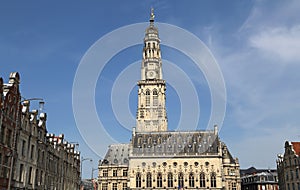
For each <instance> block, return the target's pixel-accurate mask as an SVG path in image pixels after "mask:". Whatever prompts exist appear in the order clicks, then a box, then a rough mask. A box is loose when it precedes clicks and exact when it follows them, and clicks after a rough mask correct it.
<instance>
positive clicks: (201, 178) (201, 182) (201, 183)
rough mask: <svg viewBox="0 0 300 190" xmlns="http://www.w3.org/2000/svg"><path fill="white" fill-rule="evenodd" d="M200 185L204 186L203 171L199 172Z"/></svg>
mask: <svg viewBox="0 0 300 190" xmlns="http://www.w3.org/2000/svg"><path fill="white" fill-rule="evenodd" d="M200 187H205V174H204V173H203V172H201V173H200Z"/></svg>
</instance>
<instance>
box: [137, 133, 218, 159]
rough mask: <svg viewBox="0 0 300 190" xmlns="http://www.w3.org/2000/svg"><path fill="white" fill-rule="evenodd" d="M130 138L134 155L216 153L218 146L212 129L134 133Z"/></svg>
mask: <svg viewBox="0 0 300 190" xmlns="http://www.w3.org/2000/svg"><path fill="white" fill-rule="evenodd" d="M132 138H133V139H132V145H133V155H134V156H138V155H144V156H147V155H148V156H158V155H172V156H174V155H201V154H205V155H207V154H218V150H219V148H220V147H219V145H220V143H219V138H218V135H216V134H215V133H214V131H186V132H182V131H181V132H177V131H167V132H151V133H136V134H135V135H134V136H133V137H132Z"/></svg>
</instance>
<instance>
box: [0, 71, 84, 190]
mask: <svg viewBox="0 0 300 190" xmlns="http://www.w3.org/2000/svg"><path fill="white" fill-rule="evenodd" d="M19 83H20V76H19V74H18V73H16V72H15V73H11V74H10V79H9V82H8V84H4V83H3V79H2V78H0V108H1V109H0V126H1V128H0V130H1V131H0V189H1V190H5V189H51V190H52V189H53V190H54V189H56V190H58V189H59V190H61V189H62V190H74V189H79V183H80V154H79V152H78V151H76V150H75V146H74V144H71V143H68V142H67V141H66V140H65V139H64V136H63V135H59V136H55V135H54V134H49V133H47V128H46V121H47V115H46V113H44V112H43V111H42V110H30V102H31V101H32V100H37V99H35V98H34V99H27V100H26V99H25V100H22V98H21V95H20V91H19ZM9 186H10V188H8V187H9Z"/></svg>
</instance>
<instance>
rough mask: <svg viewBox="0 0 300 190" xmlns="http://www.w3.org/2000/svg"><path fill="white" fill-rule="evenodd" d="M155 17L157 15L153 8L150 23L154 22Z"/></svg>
mask: <svg viewBox="0 0 300 190" xmlns="http://www.w3.org/2000/svg"><path fill="white" fill-rule="evenodd" d="M154 17H155V15H154V8H153V7H152V8H151V13H150V22H154Z"/></svg>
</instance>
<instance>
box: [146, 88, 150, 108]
mask: <svg viewBox="0 0 300 190" xmlns="http://www.w3.org/2000/svg"><path fill="white" fill-rule="evenodd" d="M146 106H150V91H149V90H147V91H146Z"/></svg>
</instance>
